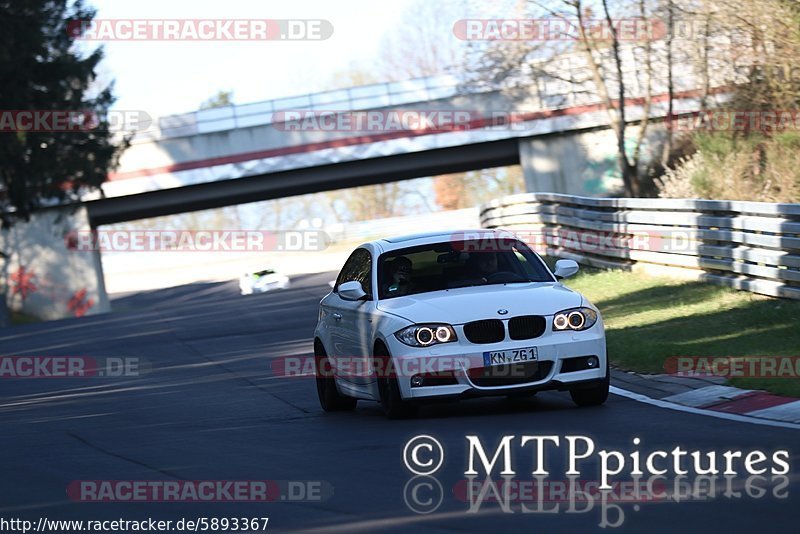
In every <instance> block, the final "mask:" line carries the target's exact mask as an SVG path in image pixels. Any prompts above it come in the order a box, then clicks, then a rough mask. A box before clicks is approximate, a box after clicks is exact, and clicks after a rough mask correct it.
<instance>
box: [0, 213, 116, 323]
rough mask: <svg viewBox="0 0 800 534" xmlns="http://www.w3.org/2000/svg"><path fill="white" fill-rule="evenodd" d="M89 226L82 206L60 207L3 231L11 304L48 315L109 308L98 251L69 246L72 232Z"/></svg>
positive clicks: (3, 278) (1, 277) (4, 280)
mask: <svg viewBox="0 0 800 534" xmlns="http://www.w3.org/2000/svg"><path fill="white" fill-rule="evenodd" d="M89 230H90V227H89V219H88V217H87V214H86V210H85V209H84V208H78V209H74V208H69V209H64V208H59V209H50V210H45V211H41V212H38V213H36V214H35V215H33V216H32V217H31V220H30V221H29V222H19V223H17V224H15V225H14V226H13V227H12V228H10V229H8V230H2V231H0V250H2V251H3V253H4V254H6V255H7V256H8V258H7V259H6V260H5V261H3V260H0V262H1V263H0V264H1V265H2V271H0V284H3V285H2V286H0V287H8V291H7V302H8V305H9V307H10V308H11V309H12V310H16V311H21V312H23V313H25V314H28V315H32V316H34V317H37V318H39V319H45V320H50V319H63V318H66V317H81V316H83V315H92V314H95V313H104V312H108V311H110V307H109V303H108V296H107V295H106V289H105V283H104V281H103V269H102V265H101V262H100V254H99V252H95V251H77V250H71V249H70V248H69V247H68V240H67V237H68V236H69V235H70V234H71V233H74V232H88V231H89ZM6 284H7V285H6Z"/></svg>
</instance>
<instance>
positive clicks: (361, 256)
mask: <svg viewBox="0 0 800 534" xmlns="http://www.w3.org/2000/svg"><path fill="white" fill-rule="evenodd" d="M353 280H356V281H358V282H361V287H363V288H364V291H366V293H367V296H369V298H372V256H371V255H370V253H369V251H368V250H366V249H363V248H357V249H356V250H355V251H353V253H352V254H350V257H349V258H347V261H346V262H344V267H342V270H341V272H340V273H339V276H338V277H337V278H336V286H335V287H334V288H333V291H334V292H336V291H338V290H339V286H340V285H341V284H343V283H344V282H351V281H353Z"/></svg>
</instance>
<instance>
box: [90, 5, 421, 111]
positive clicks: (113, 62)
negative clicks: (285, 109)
mask: <svg viewBox="0 0 800 534" xmlns="http://www.w3.org/2000/svg"><path fill="white" fill-rule="evenodd" d="M412 2H413V0H392V1H381V0H339V1H335V0H224V1H213V2H211V1H208V0H194V1H191V0H136V1H126V0H88V3H89V4H90V5H93V6H94V7H95V8H96V9H97V11H98V12H97V16H96V19H126V18H129V19H161V18H164V19H186V18H190V19H197V18H217V19H248V18H261V19H298V18H299V19H327V20H329V21H331V23H332V24H333V28H334V32H333V36H332V37H331V38H329V39H327V40H325V41H291V42H285V41H284V42H279V41H266V42H236V41H213V42H181V41H167V42H144V41H108V42H105V43H104V47H105V52H106V59H105V61H104V63H103V65H102V68H101V70H100V80H101V82H107V81H110V80H112V79H114V80H115V94H116V95H117V97H118V100H117V103H116V105H115V107H116V108H117V109H120V110H143V111H146V112H147V113H148V114H149V115H151V116H153V117H158V116H163V115H169V114H174V113H182V112H186V111H193V110H195V109H197V108H198V107H199V105H200V104H201V102H203V101H204V100H206V99H208V98H209V97H211V96H212V95H214V94H216V93H217V91H219V90H231V91H233V92H234V101H235V103H237V104H241V103H248V102H257V101H260V100H269V99H272V98H280V97H284V96H293V95H299V94H304V93H308V92H316V91H321V90H325V89H327V88H328V87H327V83H328V82H329V81H330V80H331V78H332V76H333V75H334V74H335V73H336V72H341V71H344V70H347V69H348V67H350V66H351V65H357V64H369V63H370V62H372V61H374V60H375V58H376V54H377V50H378V47H379V45H380V43H381V39H382V36H383V35H384V33H386V32H388V31H391V30H392V28H393V24H395V23H396V22H397V20H398V19H399V18H400V16H401V15H402V13H403V11H404V10H405V9H407V8H408V7H409V5H411V4H412Z"/></svg>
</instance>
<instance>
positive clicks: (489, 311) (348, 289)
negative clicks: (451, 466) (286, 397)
mask: <svg viewBox="0 0 800 534" xmlns="http://www.w3.org/2000/svg"><path fill="white" fill-rule="evenodd" d="M577 271H578V264H577V263H575V262H574V261H572V260H559V261H558V262H557V263H556V269H555V272H551V271H550V269H549V268H548V267H547V265H546V264H545V263H544V261H543V260H542V259H541V257H539V255H538V254H536V252H534V251H532V250H531V249H530V248H529V247H528V246H527V245H526V244H525V243H524V242H522V241H520V240H519V239H517V238H516V237H515V236H514V234H513V233H510V232H505V231H494V230H466V231H460V232H448V233H429V234H418V235H411V236H404V237H397V238H389V239H379V240H377V241H372V242H370V243H365V244H363V245H361V246H360V247H358V248H357V249H356V250H355V251H353V253H352V254H351V255H350V257H349V258H348V259H347V261H346V262H345V264H344V267H343V268H342V270H341V272H340V273H339V276H338V277H337V279H336V283H335V284H334V286H333V288H332V290H331V292H330V293H329V294H328V295H326V296H325V298H323V299H322V301H321V302H320V308H319V320H318V323H317V327H316V329H315V331H314V355H315V362H316V372H317V374H316V381H317V392H318V394H319V401H320V404H321V405H322V408H323V409H324V410H325V411H338V410H352V409H354V408H355V406H356V402H357V401H358V400H359V399H363V400H371V401H378V402H380V403H381V405H382V406H383V409H384V411H385V412H386V415H387V416H389V417H392V418H395V417H404V416H409V415H411V414H413V413H414V411H415V408H416V407H417V406H418V404H419V403H420V402H421V401H426V400H428V401H429V400H434V399H439V398H456V399H457V398H464V397H470V396H481V395H508V396H525V395H532V394H535V392H537V391H540V390H545V389H556V390H559V391H569V393H570V395H571V396H572V400H573V401H574V402H575V403H576V404H578V405H580V406H593V405H599V404H602V403H603V402H605V400H606V398H607V397H608V388H609V368H608V359H607V356H606V339H605V330H604V327H603V320H602V318H601V317H600V312H599V311H598V310H597V308H595V307H594V306H593V305H592V304H591V303H590V302H589V301H588V300H587V299H586V298H585V297H584V296H582V295H581V294H580V293H577V292H575V291H572V290H571V289H569V288H567V287H565V286H563V285H562V284H561V282H560V281H559V280H560V279H562V278H566V277H568V276H572V275H573V274H575V273H576V272H577Z"/></svg>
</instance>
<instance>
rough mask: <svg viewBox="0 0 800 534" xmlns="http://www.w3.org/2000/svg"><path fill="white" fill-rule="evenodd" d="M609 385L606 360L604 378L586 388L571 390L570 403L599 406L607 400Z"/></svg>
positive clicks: (609, 378) (608, 370)
mask: <svg viewBox="0 0 800 534" xmlns="http://www.w3.org/2000/svg"><path fill="white" fill-rule="evenodd" d="M610 385H611V368H610V367H609V365H608V358H606V377H605V378H604V379H603V380H602V381H600V382H598V383H597V384H596V385H594V386H591V387H588V388H580V389H571V390H570V392H569V395H570V397H572V402H574V403H575V404H577V405H578V406H600V405H601V404H603V403H604V402H606V399H608V388H609V386H610Z"/></svg>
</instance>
